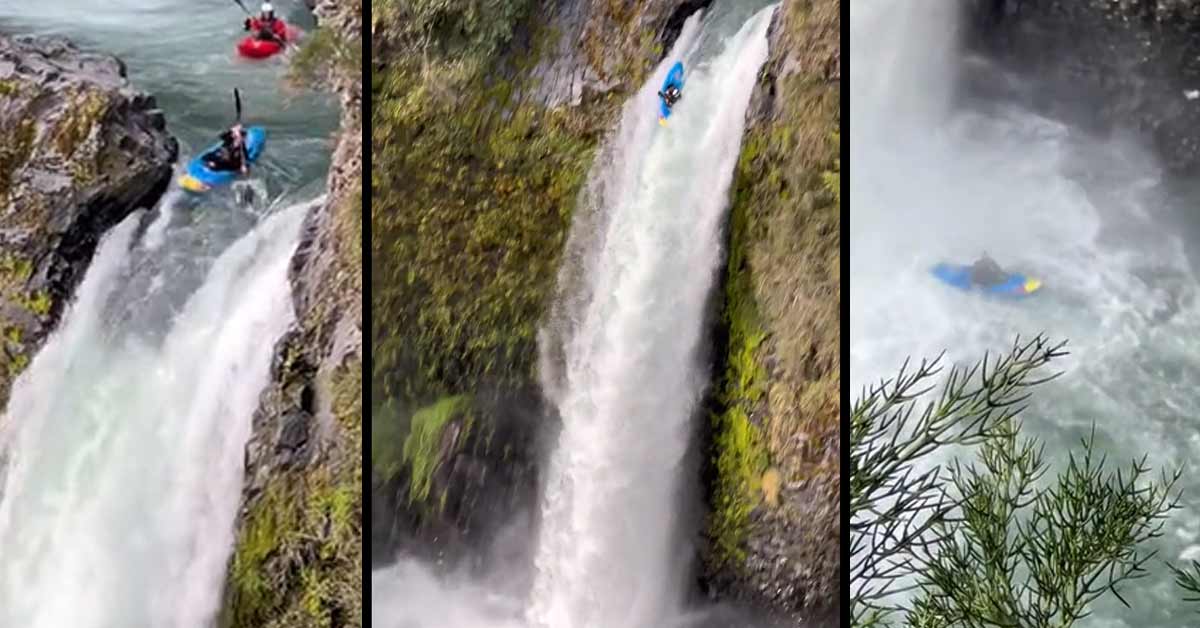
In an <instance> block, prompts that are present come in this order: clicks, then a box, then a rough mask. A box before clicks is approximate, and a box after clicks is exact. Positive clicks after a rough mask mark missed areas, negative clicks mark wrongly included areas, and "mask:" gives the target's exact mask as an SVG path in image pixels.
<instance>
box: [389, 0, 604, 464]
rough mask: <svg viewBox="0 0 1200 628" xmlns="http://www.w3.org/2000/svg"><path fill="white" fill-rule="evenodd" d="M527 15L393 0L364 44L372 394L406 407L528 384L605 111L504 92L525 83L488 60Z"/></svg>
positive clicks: (511, 5)
mask: <svg viewBox="0 0 1200 628" xmlns="http://www.w3.org/2000/svg"><path fill="white" fill-rule="evenodd" d="M527 4H529V3H525V2H490V3H485V2H471V3H446V2H429V1H424V0H404V1H400V0H394V1H392V2H387V3H383V4H382V5H380V6H379V7H377V8H378V9H379V10H378V11H377V12H375V13H374V17H373V19H374V25H373V26H374V28H373V30H374V31H375V32H376V33H377V34H378V35H379V36H378V38H377V39H376V40H375V41H373V45H374V46H375V48H376V50H384V51H386V54H376V55H374V60H375V61H376V62H377V64H378V69H377V71H376V73H375V75H374V76H373V78H372V80H373V86H372V90H373V92H374V97H373V101H374V102H375V103H376V106H375V107H374V110H373V114H372V115H373V125H372V133H373V137H372V148H373V150H374V160H375V161H374V164H375V165H374V176H373V177H372V181H371V185H372V188H371V194H372V218H371V219H372V242H371V246H372V254H371V261H372V265H373V269H372V281H373V282H374V283H373V285H372V301H373V303H372V306H373V308H374V317H373V318H374V320H375V321H376V325H375V329H373V330H372V345H373V347H374V360H373V363H374V375H373V378H374V384H373V385H374V386H375V390H376V391H377V394H379V395H380V398H381V399H396V400H398V401H399V402H400V403H401V404H402V405H404V406H408V407H416V406H420V405H423V404H426V403H430V402H431V401H433V400H436V399H439V398H442V397H446V396H455V395H459V394H466V395H473V394H474V392H475V391H477V390H478V389H480V387H482V386H488V387H500V388H502V389H503V388H507V389H510V390H511V389H519V388H522V387H524V386H527V385H528V384H529V383H530V382H532V381H534V368H535V362H536V358H535V356H536V351H535V342H536V339H535V335H536V325H537V322H538V321H539V319H540V318H541V315H542V312H543V311H544V309H545V307H546V305H547V300H548V297H549V293H550V290H551V289H552V287H553V285H554V281H555V278H556V273H557V269H558V261H559V256H560V254H561V250H562V246H563V243H564V239H565V237H566V233H567V229H568V226H569V224H570V216H571V212H572V210H573V208H574V205H575V202H576V199H577V197H578V194H579V191H580V188H581V187H582V184H583V182H584V180H585V175H586V172H587V168H588V165H589V164H590V162H591V159H592V154H593V151H594V149H595V147H596V144H597V142H598V140H599V136H600V134H601V133H602V132H603V130H604V129H605V128H606V127H607V124H608V121H609V120H610V119H611V115H610V114H611V113H613V112H614V111H615V108H614V107H612V106H608V105H596V106H591V107H583V108H574V109H546V108H544V107H542V106H540V105H538V104H535V103H530V102H525V101H522V100H520V99H519V98H518V97H517V96H516V95H517V94H519V93H524V92H526V91H528V88H529V87H530V85H528V84H527V82H525V81H524V79H520V78H515V75H517V74H520V69H516V70H514V69H512V68H508V67H507V66H506V65H505V60H504V59H503V58H502V57H501V56H500V55H499V52H500V51H501V50H502V49H503V48H504V46H505V45H506V44H507V43H508V42H509V40H510V38H511V37H512V34H513V33H514V32H515V31H516V27H517V24H518V23H519V21H520V20H521V18H522V17H523V16H524V15H525V14H526V11H527V8H528V7H527ZM552 36H553V35H552V34H549V33H539V34H537V35H536V36H535V37H534V39H539V38H541V39H545V38H548V37H552ZM537 47H538V46H537V42H536V41H535V42H534V49H535V53H534V54H532V55H529V54H525V55H523V58H522V61H521V65H522V67H525V66H528V65H530V64H533V63H535V62H536V49H537ZM399 330H403V331H404V333H397V331H399ZM387 415H388V416H392V417H395V418H401V414H400V413H394V414H393V413H388V414H387ZM401 428H402V429H407V426H401ZM388 464H389V465H390V464H391V463H390V462H389V463H388ZM394 471H395V469H394V468H389V470H388V475H389V476H390V475H391V474H392V472H394Z"/></svg>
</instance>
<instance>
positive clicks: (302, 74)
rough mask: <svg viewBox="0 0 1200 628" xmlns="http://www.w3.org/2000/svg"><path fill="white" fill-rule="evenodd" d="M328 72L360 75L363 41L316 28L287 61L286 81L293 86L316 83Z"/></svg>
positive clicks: (340, 74)
mask: <svg viewBox="0 0 1200 628" xmlns="http://www.w3.org/2000/svg"><path fill="white" fill-rule="evenodd" d="M331 75H337V76H343V77H361V76H362V40H361V39H358V38H346V37H343V36H342V35H341V34H339V33H338V32H336V31H333V30H330V29H329V28H324V27H318V28H317V30H316V31H315V32H313V33H312V34H311V35H309V36H308V37H306V38H304V39H303V40H302V43H301V44H300V49H299V50H298V51H297V52H296V54H295V55H294V56H293V57H292V59H291V61H290V62H289V64H288V71H287V80H288V82H289V83H291V84H292V85H319V84H323V83H325V82H327V80H328V77H330V76H331Z"/></svg>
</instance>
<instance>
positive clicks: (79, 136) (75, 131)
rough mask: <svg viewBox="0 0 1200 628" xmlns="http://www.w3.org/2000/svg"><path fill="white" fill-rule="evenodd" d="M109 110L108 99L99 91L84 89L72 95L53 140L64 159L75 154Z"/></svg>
mask: <svg viewBox="0 0 1200 628" xmlns="http://www.w3.org/2000/svg"><path fill="white" fill-rule="evenodd" d="M107 111H108V99H107V98H106V97H105V96H104V94H103V93H101V92H99V91H83V92H79V93H76V94H75V95H73V96H72V97H71V99H70V104H69V105H68V106H67V107H66V109H65V111H64V114H63V118H62V120H61V121H60V122H59V124H58V130H57V131H56V132H55V134H54V137H53V140H52V141H53V142H54V146H55V147H56V148H58V152H59V154H60V155H62V156H63V159H69V158H70V157H71V156H72V155H74V154H75V150H76V149H77V148H78V147H79V145H80V144H82V143H83V141H84V140H85V139H87V137H88V136H89V135H91V133H92V129H94V128H96V126H97V125H99V124H100V121H101V119H102V118H103V117H104V114H105V113H106V112H107Z"/></svg>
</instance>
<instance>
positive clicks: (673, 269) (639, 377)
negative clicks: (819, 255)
mask: <svg viewBox="0 0 1200 628" xmlns="http://www.w3.org/2000/svg"><path fill="white" fill-rule="evenodd" d="M765 5H766V3H765V2H757V3H741V4H736V5H734V4H733V3H730V5H728V6H725V7H724V8H725V9H726V10H725V11H723V12H717V13H715V14H714V15H712V16H709V17H707V18H706V20H705V23H704V24H703V25H702V24H701V22H700V18H699V16H694V17H693V18H691V19H690V20H689V21H688V23H687V24H686V25H685V27H684V30H683V32H682V34H681V36H680V38H679V40H678V41H677V42H676V44H675V47H674V50H673V51H672V53H671V54H669V55H668V56H667V58H666V60H665V61H664V62H663V64H662V65H660V67H659V68H658V69H657V71H656V72H655V73H654V74H653V76H652V77H651V78H650V79H649V81H648V82H647V83H646V84H645V86H644V87H643V88H642V89H641V90H640V91H639V92H638V93H637V94H636V95H635V96H634V97H633V98H632V99H631V100H630V102H628V103H627V104H626V107H625V110H624V114H623V116H622V120H621V123H620V126H619V128H618V130H617V133H616V135H615V136H614V139H613V141H611V142H610V143H609V145H608V146H607V147H606V149H605V151H604V153H603V157H601V158H600V159H599V160H598V161H597V163H596V165H595V166H594V167H593V171H592V176H591V179H590V183H589V193H588V194H587V195H586V199H587V202H585V203H584V207H582V208H580V209H579V210H578V213H577V217H576V220H575V225H574V227H573V231H572V235H571V242H570V244H569V245H568V252H567V255H565V256H564V258H565V259H566V260H567V261H566V264H567V267H564V269H563V273H564V279H563V281H564V294H563V295H562V297H561V301H560V304H559V307H558V309H557V311H556V312H555V314H554V316H553V317H552V325H551V328H549V329H547V333H545V334H544V335H543V340H542V344H543V345H546V344H553V345H555V346H552V347H547V346H543V347H542V350H543V352H544V353H545V354H546V355H547V356H549V355H555V356H560V357H559V358H558V359H556V360H551V359H550V358H545V359H543V365H542V368H543V371H546V372H557V375H556V376H555V375H550V376H547V377H546V379H547V384H546V392H547V396H548V397H549V398H550V399H551V401H552V402H553V403H554V404H555V405H556V406H557V408H558V410H559V415H560V416H561V417H562V420H563V429H562V431H561V434H560V436H559V441H558V443H557V445H556V447H555V449H554V453H553V456H552V458H551V461H550V463H549V467H548V470H547V472H546V477H547V478H548V479H547V481H546V483H545V486H544V487H543V504H542V521H541V526H540V530H539V542H538V545H537V549H536V551H535V555H534V557H533V563H534V574H535V575H534V582H533V585H532V587H531V592H530V593H529V597H528V600H527V601H526V602H525V603H524V604H517V605H514V604H511V603H509V602H506V601H504V600H503V599H499V598H497V597H495V596H491V595H490V594H488V593H487V592H486V589H481V587H479V586H453V585H448V584H443V583H439V582H438V581H437V580H436V579H435V578H433V577H432V576H431V575H429V574H428V572H427V571H425V570H424V569H422V568H420V567H419V566H417V565H414V564H413V563H411V562H402V563H401V564H400V565H398V566H394V567H392V568H389V569H388V570H385V571H381V572H377V573H376V574H375V576H374V577H373V583H372V589H373V604H375V605H376V606H375V608H376V615H375V619H374V620H373V624H374V625H375V626H377V627H384V626H386V627H388V628H394V627H401V626H402V627H404V628H433V627H434V626H438V627H439V628H440V627H443V626H450V627H451V628H466V627H468V626H470V627H472V628H474V627H476V626H491V627H500V626H504V627H506V628H507V627H515V626H533V627H538V628H542V627H553V628H614V627H616V626H621V627H623V628H650V627H654V628H658V627H663V626H680V625H691V623H690V622H693V621H695V620H696V618H695V617H685V616H684V615H683V614H682V613H681V608H682V606H683V602H684V600H683V594H684V591H683V587H684V585H685V583H686V582H685V581H686V573H687V560H686V557H687V549H688V548H687V547H686V544H685V543H681V542H680V541H679V539H680V537H681V536H682V535H681V532H683V531H682V530H681V523H682V522H680V521H679V515H678V512H679V510H680V507H681V504H682V503H683V501H684V500H683V499H682V498H681V494H680V493H681V491H682V482H683V477H684V476H685V475H686V474H694V473H697V472H698V471H699V470H698V469H691V468H689V466H688V465H686V464H685V460H684V458H685V454H686V450H687V446H688V444H689V440H690V438H691V436H692V432H693V426H694V423H693V421H694V419H695V418H696V416H695V414H696V409H697V408H696V404H697V402H698V400H699V399H700V396H701V394H702V393H703V390H704V385H705V379H706V373H705V369H704V364H703V359H702V358H703V356H702V355H701V339H702V336H703V325H704V322H705V316H706V314H707V312H706V303H707V299H708V296H709V293H710V291H711V288H712V284H713V280H714V279H715V277H716V273H717V268H718V265H719V263H720V261H721V259H722V246H721V241H720V235H721V226H722V224H723V221H724V216H725V211H726V209H727V206H728V203H729V186H730V183H731V181H732V176H733V170H734V164H735V163H736V161H737V158H738V154H739V148H740V145H741V138H742V133H743V129H744V123H745V115H746V107H747V105H748V103H749V100H750V94H751V91H752V89H753V86H754V83H755V80H756V77H757V74H758V69H759V68H760V66H761V65H762V64H763V62H764V61H765V60H766V56H767V38H766V32H767V28H768V26H769V24H770V20H771V16H772V14H773V11H774V7H771V8H767V9H763V7H764V6H765ZM679 59H682V60H683V62H684V64H685V66H686V67H687V68H688V70H687V73H688V76H687V85H686V87H685V89H684V97H683V100H681V101H680V103H679V104H678V105H677V106H676V109H675V112H674V114H673V115H672V117H671V119H670V123H669V125H668V126H667V127H666V128H662V127H660V126H659V125H658V122H657V118H656V116H655V111H656V110H657V96H656V91H657V90H658V88H659V86H660V84H661V82H662V80H663V78H664V77H665V75H666V72H667V70H668V69H669V67H670V65H671V64H673V63H674V62H675V61H676V60H679ZM572 264H578V266H577V267H572V266H571V265H572ZM556 361H561V364H554V363H552V362H556ZM447 607H449V608H454V609H456V610H455V611H454V612H455V613H457V614H456V615H453V616H452V617H450V618H447V616H446V615H445V614H444V612H439V609H441V608H447ZM447 622H450V623H447Z"/></svg>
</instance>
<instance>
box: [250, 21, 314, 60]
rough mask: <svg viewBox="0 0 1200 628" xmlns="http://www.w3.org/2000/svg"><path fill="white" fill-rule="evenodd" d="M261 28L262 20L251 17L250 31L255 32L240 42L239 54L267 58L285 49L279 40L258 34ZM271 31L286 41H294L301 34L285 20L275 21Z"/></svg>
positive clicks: (253, 57)
mask: <svg viewBox="0 0 1200 628" xmlns="http://www.w3.org/2000/svg"><path fill="white" fill-rule="evenodd" d="M260 30H262V24H261V22H259V21H258V20H257V19H251V20H250V31H251V32H253V33H255V34H254V35H247V36H246V37H244V38H242V40H241V41H239V42H238V45H237V51H238V54H240V55H242V56H243V57H249V58H251V59H266V58H267V57H270V56H272V55H275V54H277V53H278V52H279V51H281V50H283V48H284V46H283V44H280V43H279V42H278V41H276V40H274V39H262V38H260V37H259V36H258V35H257V33H258V32H259V31H260ZM271 32H272V33H274V34H275V36H276V37H278V38H279V39H281V40H283V41H285V42H290V41H293V40H295V39H296V37H297V35H299V31H298V30H296V29H294V28H292V27H290V26H288V25H287V24H285V23H284V22H283V20H275V23H274V24H272V25H271Z"/></svg>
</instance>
